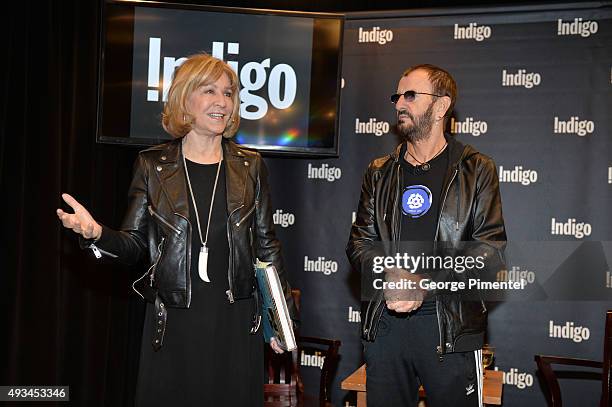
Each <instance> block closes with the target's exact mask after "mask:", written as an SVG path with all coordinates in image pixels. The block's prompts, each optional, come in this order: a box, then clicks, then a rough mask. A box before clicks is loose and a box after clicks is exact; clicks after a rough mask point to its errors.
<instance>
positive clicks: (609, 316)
mask: <svg viewBox="0 0 612 407" xmlns="http://www.w3.org/2000/svg"><path fill="white" fill-rule="evenodd" d="M611 351H612V310H608V312H607V313H606V329H605V334H604V352H603V353H604V354H603V362H597V361H594V360H587V359H576V358H565V357H560V356H547V355H535V361H536V363H537V364H538V369H539V370H540V373H541V374H542V378H543V379H544V382H545V383H546V387H547V393H546V398H547V399H548V402H549V406H551V407H561V406H562V402H561V390H560V388H559V382H558V380H557V376H556V375H555V372H554V371H553V370H552V367H551V365H552V364H555V365H571V366H583V367H593V368H600V369H602V377H601V379H602V386H601V401H600V406H601V407H610V405H611V404H610V403H611V402H612V400H611V399H610V389H611V388H612V377H611V372H610V362H611V357H612V356H611Z"/></svg>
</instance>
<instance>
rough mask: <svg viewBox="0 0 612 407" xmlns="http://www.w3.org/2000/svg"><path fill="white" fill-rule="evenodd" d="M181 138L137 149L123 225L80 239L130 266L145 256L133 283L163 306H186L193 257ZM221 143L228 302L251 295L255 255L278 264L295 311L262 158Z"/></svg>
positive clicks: (148, 297)
mask: <svg viewBox="0 0 612 407" xmlns="http://www.w3.org/2000/svg"><path fill="white" fill-rule="evenodd" d="M181 141H182V139H175V140H173V141H170V142H168V143H164V144H161V145H158V146H155V147H151V148H149V149H147V150H144V151H142V152H140V153H139V155H138V158H137V160H136V163H135V165H134V174H133V178H132V183H131V185H130V189H129V192H128V208H127V213H126V214H125V217H124V220H123V223H122V225H121V228H120V230H113V229H111V228H108V227H105V226H103V227H102V228H103V229H102V235H101V237H100V239H99V240H98V241H96V242H91V241H85V242H83V244H84V245H85V246H86V247H90V248H92V249H93V250H94V253H96V255H97V256H99V255H101V254H104V255H107V256H110V257H114V258H117V260H119V261H121V262H123V263H126V264H128V265H133V264H136V263H138V262H139V261H140V260H145V261H146V262H147V263H148V264H149V265H150V267H149V270H148V271H147V273H146V274H145V275H144V276H143V277H141V278H140V279H139V280H137V281H136V282H135V283H134V285H133V287H134V290H135V291H136V292H137V293H138V294H140V295H141V296H142V297H143V298H144V299H146V300H147V301H149V302H152V303H156V302H157V303H156V306H157V307H159V305H160V304H161V308H164V306H167V307H176V308H189V306H190V303H191V274H190V267H191V256H192V255H197V254H195V253H192V252H191V234H192V233H193V227H192V225H191V223H190V222H189V205H190V201H189V193H188V189H187V183H186V179H185V169H184V167H183V162H182V156H181V154H182V148H181V146H182V143H181ZM222 146H223V158H224V160H225V174H226V179H225V183H226V190H227V209H228V217H227V240H228V242H229V248H230V258H229V269H228V272H227V279H228V286H229V290H227V298H228V301H229V302H230V303H232V302H234V300H236V299H242V298H249V297H251V296H252V295H253V292H254V289H255V276H254V266H253V264H254V258H255V256H256V257H257V258H259V259H260V260H261V261H266V262H271V263H272V264H274V265H275V266H276V270H277V271H278V274H279V278H280V280H281V282H282V284H283V287H284V289H285V297H286V299H287V305H288V306H289V309H290V311H291V312H292V316H294V317H295V315H296V312H295V308H294V306H293V301H292V297H291V289H290V287H289V285H288V283H287V280H286V278H285V274H284V265H283V260H282V257H281V247H280V242H279V241H278V240H277V238H276V235H275V233H274V224H273V221H272V206H271V203H270V193H269V190H268V183H267V172H266V167H265V164H264V162H263V160H262V158H261V156H260V155H259V154H258V153H257V152H254V151H250V150H247V149H244V148H242V147H239V146H238V145H236V144H235V143H233V142H232V141H229V140H226V139H224V140H223V143H222ZM196 233H197V230H196ZM164 313H165V310H164ZM296 319H297V318H296ZM163 322H164V325H165V320H164V321H163ZM160 325H161V324H160ZM154 346H155V345H154Z"/></svg>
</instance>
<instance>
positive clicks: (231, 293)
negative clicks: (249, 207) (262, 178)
mask: <svg viewBox="0 0 612 407" xmlns="http://www.w3.org/2000/svg"><path fill="white" fill-rule="evenodd" d="M242 208H244V204H242V205H240V206H239V207H237V208H236V209H234V210H233V211H232V212H230V214H229V216H228V217H227V242H228V244H229V249H230V267H229V270H228V271H227V283H228V286H229V290H227V291H226V292H225V294H227V299H228V301H229V302H230V304H233V303H234V290H233V288H234V287H233V284H232V274H233V273H234V248H233V246H232V225H231V223H230V219H231V218H232V215H233V214H234V213H236V211H238V210H240V209H242ZM243 219H244V218H243ZM243 219H241V220H240V221H238V223H240V222H241V221H242V220H243Z"/></svg>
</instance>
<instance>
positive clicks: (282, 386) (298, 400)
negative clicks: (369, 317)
mask: <svg viewBox="0 0 612 407" xmlns="http://www.w3.org/2000/svg"><path fill="white" fill-rule="evenodd" d="M291 295H292V297H293V301H294V302H295V306H296V308H297V310H298V312H299V311H300V306H301V303H300V302H301V292H300V290H297V289H293V290H291ZM295 337H296V340H297V343H298V349H297V350H294V351H292V352H290V353H288V352H285V353H283V354H280V355H277V354H276V353H274V351H273V350H272V349H270V346H266V349H265V352H264V355H265V363H266V372H267V376H268V380H267V382H266V383H265V384H264V406H265V407H281V406H287V407H291V406H298V405H300V406H302V405H304V404H310V403H309V402H310V401H311V400H308V398H305V396H304V384H303V382H302V376H301V375H300V363H299V358H300V355H301V354H302V352H304V351H305V352H307V353H309V354H313V353H314V352H317V354H318V356H321V357H322V358H324V361H323V366H322V368H321V378H320V381H319V395H318V397H317V400H316V401H314V403H313V405H316V406H321V407H322V406H328V405H329V402H330V400H331V385H332V381H333V377H334V373H335V370H336V367H337V364H338V349H339V348H340V341H339V340H335V339H325V338H317V337H310V336H308V337H306V336H300V335H299V331H297V330H296V332H295Z"/></svg>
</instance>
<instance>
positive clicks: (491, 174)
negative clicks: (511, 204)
mask: <svg viewBox="0 0 612 407" xmlns="http://www.w3.org/2000/svg"><path fill="white" fill-rule="evenodd" d="M479 168H480V170H479V171H478V176H477V179H476V198H475V201H474V215H473V222H474V223H473V224H474V230H473V232H472V239H473V240H475V241H486V242H503V243H504V244H505V241H506V228H505V226H504V217H503V214H502V203H501V194H500V192H499V177H498V176H497V169H496V167H495V163H494V162H493V160H491V159H490V158H488V157H485V158H484V159H483V160H482V164H481V166H480V167H479ZM496 246H498V247H499V248H502V246H501V245H499V244H498V245H496Z"/></svg>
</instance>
